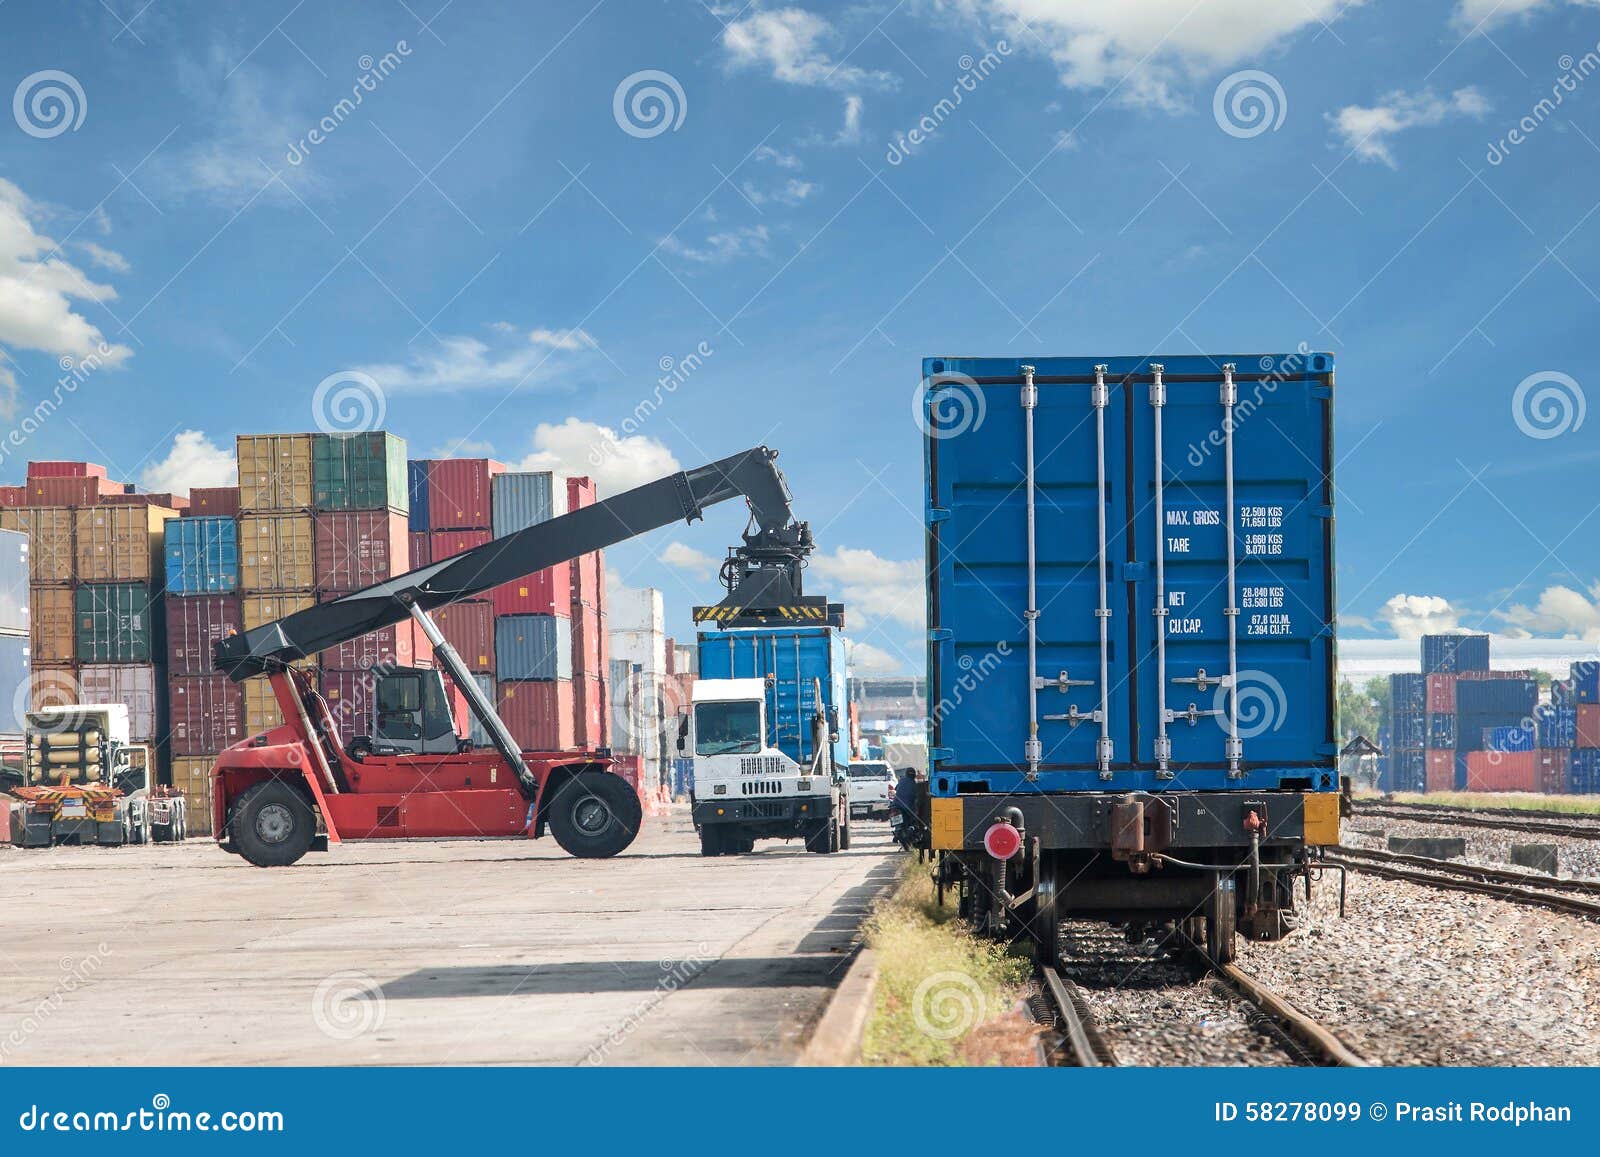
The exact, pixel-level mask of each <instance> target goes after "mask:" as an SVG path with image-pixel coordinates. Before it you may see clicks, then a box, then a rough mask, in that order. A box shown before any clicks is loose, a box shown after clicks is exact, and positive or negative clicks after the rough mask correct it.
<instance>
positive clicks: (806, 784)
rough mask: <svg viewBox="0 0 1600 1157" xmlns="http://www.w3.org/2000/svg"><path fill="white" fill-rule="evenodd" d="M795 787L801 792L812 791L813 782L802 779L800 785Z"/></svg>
mask: <svg viewBox="0 0 1600 1157" xmlns="http://www.w3.org/2000/svg"><path fill="white" fill-rule="evenodd" d="M795 787H796V788H797V789H798V790H800V791H810V790H811V781H810V780H809V779H802V780H801V781H800V782H799V783H797V784H795Z"/></svg>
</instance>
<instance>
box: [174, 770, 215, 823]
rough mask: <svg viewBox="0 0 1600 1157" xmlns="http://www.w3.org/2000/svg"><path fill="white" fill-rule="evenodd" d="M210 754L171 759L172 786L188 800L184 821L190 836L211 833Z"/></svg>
mask: <svg viewBox="0 0 1600 1157" xmlns="http://www.w3.org/2000/svg"><path fill="white" fill-rule="evenodd" d="M215 763H216V760H215V759H214V758H212V756H211V755H202V756H177V757H174V758H173V760H172V786H173V787H175V788H177V789H178V790H179V791H181V792H183V798H184V799H186V800H188V801H189V807H188V812H187V815H186V816H185V820H184V822H185V823H187V824H188V826H189V834H190V835H191V836H209V835H211V768H212V766H213V765H214V764H215Z"/></svg>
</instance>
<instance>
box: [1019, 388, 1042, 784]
mask: <svg viewBox="0 0 1600 1157" xmlns="http://www.w3.org/2000/svg"><path fill="white" fill-rule="evenodd" d="M1021 402H1022V413H1023V419H1024V426H1025V429H1026V437H1027V443H1028V444H1027V467H1026V468H1027V489H1028V609H1027V611H1026V612H1025V613H1024V616H1023V617H1024V618H1025V619H1026V620H1027V624H1028V738H1027V740H1026V741H1025V742H1024V743H1023V745H1022V754H1023V758H1024V759H1025V760H1026V761H1027V764H1028V779H1030V780H1035V779H1038V778H1039V761H1040V759H1041V758H1042V757H1043V755H1044V745H1043V744H1041V743H1040V742H1039V686H1038V682H1039V680H1038V675H1037V671H1038V655H1039V630H1038V620H1039V602H1038V590H1037V583H1036V579H1037V573H1036V572H1037V564H1038V555H1037V552H1036V544H1035V541H1034V516H1033V499H1034V476H1033V411H1034V409H1035V408H1037V406H1038V405H1039V387H1038V386H1036V385H1035V384H1034V381H1033V367H1032V366H1023V367H1022V397H1021Z"/></svg>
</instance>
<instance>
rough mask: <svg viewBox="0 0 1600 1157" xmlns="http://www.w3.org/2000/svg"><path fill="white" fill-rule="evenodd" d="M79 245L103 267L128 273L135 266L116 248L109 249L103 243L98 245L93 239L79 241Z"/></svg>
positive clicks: (90, 258)
mask: <svg viewBox="0 0 1600 1157" xmlns="http://www.w3.org/2000/svg"><path fill="white" fill-rule="evenodd" d="M77 245H78V248H79V249H82V250H83V251H84V252H85V253H87V254H88V255H89V260H91V261H93V262H94V263H95V264H96V265H98V266H100V268H102V269H109V270H111V272H113V273H127V272H128V271H129V270H131V269H132V268H133V266H131V265H129V264H128V259H127V258H126V257H124V256H123V255H122V254H120V253H118V252H117V251H116V250H115V249H107V248H106V247H105V246H103V245H96V244H95V243H94V242H93V241H79V242H78V243H77Z"/></svg>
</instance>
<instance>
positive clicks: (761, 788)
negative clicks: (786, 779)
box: [739, 779, 783, 795]
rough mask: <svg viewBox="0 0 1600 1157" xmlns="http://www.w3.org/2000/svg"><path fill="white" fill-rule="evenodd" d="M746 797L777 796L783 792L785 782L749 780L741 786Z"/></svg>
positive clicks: (741, 790) (740, 788)
mask: <svg viewBox="0 0 1600 1157" xmlns="http://www.w3.org/2000/svg"><path fill="white" fill-rule="evenodd" d="M739 790H740V792H742V793H743V794H744V795H777V794H778V793H779V792H781V791H783V781H782V780H777V779H747V780H745V781H744V782H743V783H741V784H740V785H739Z"/></svg>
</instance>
